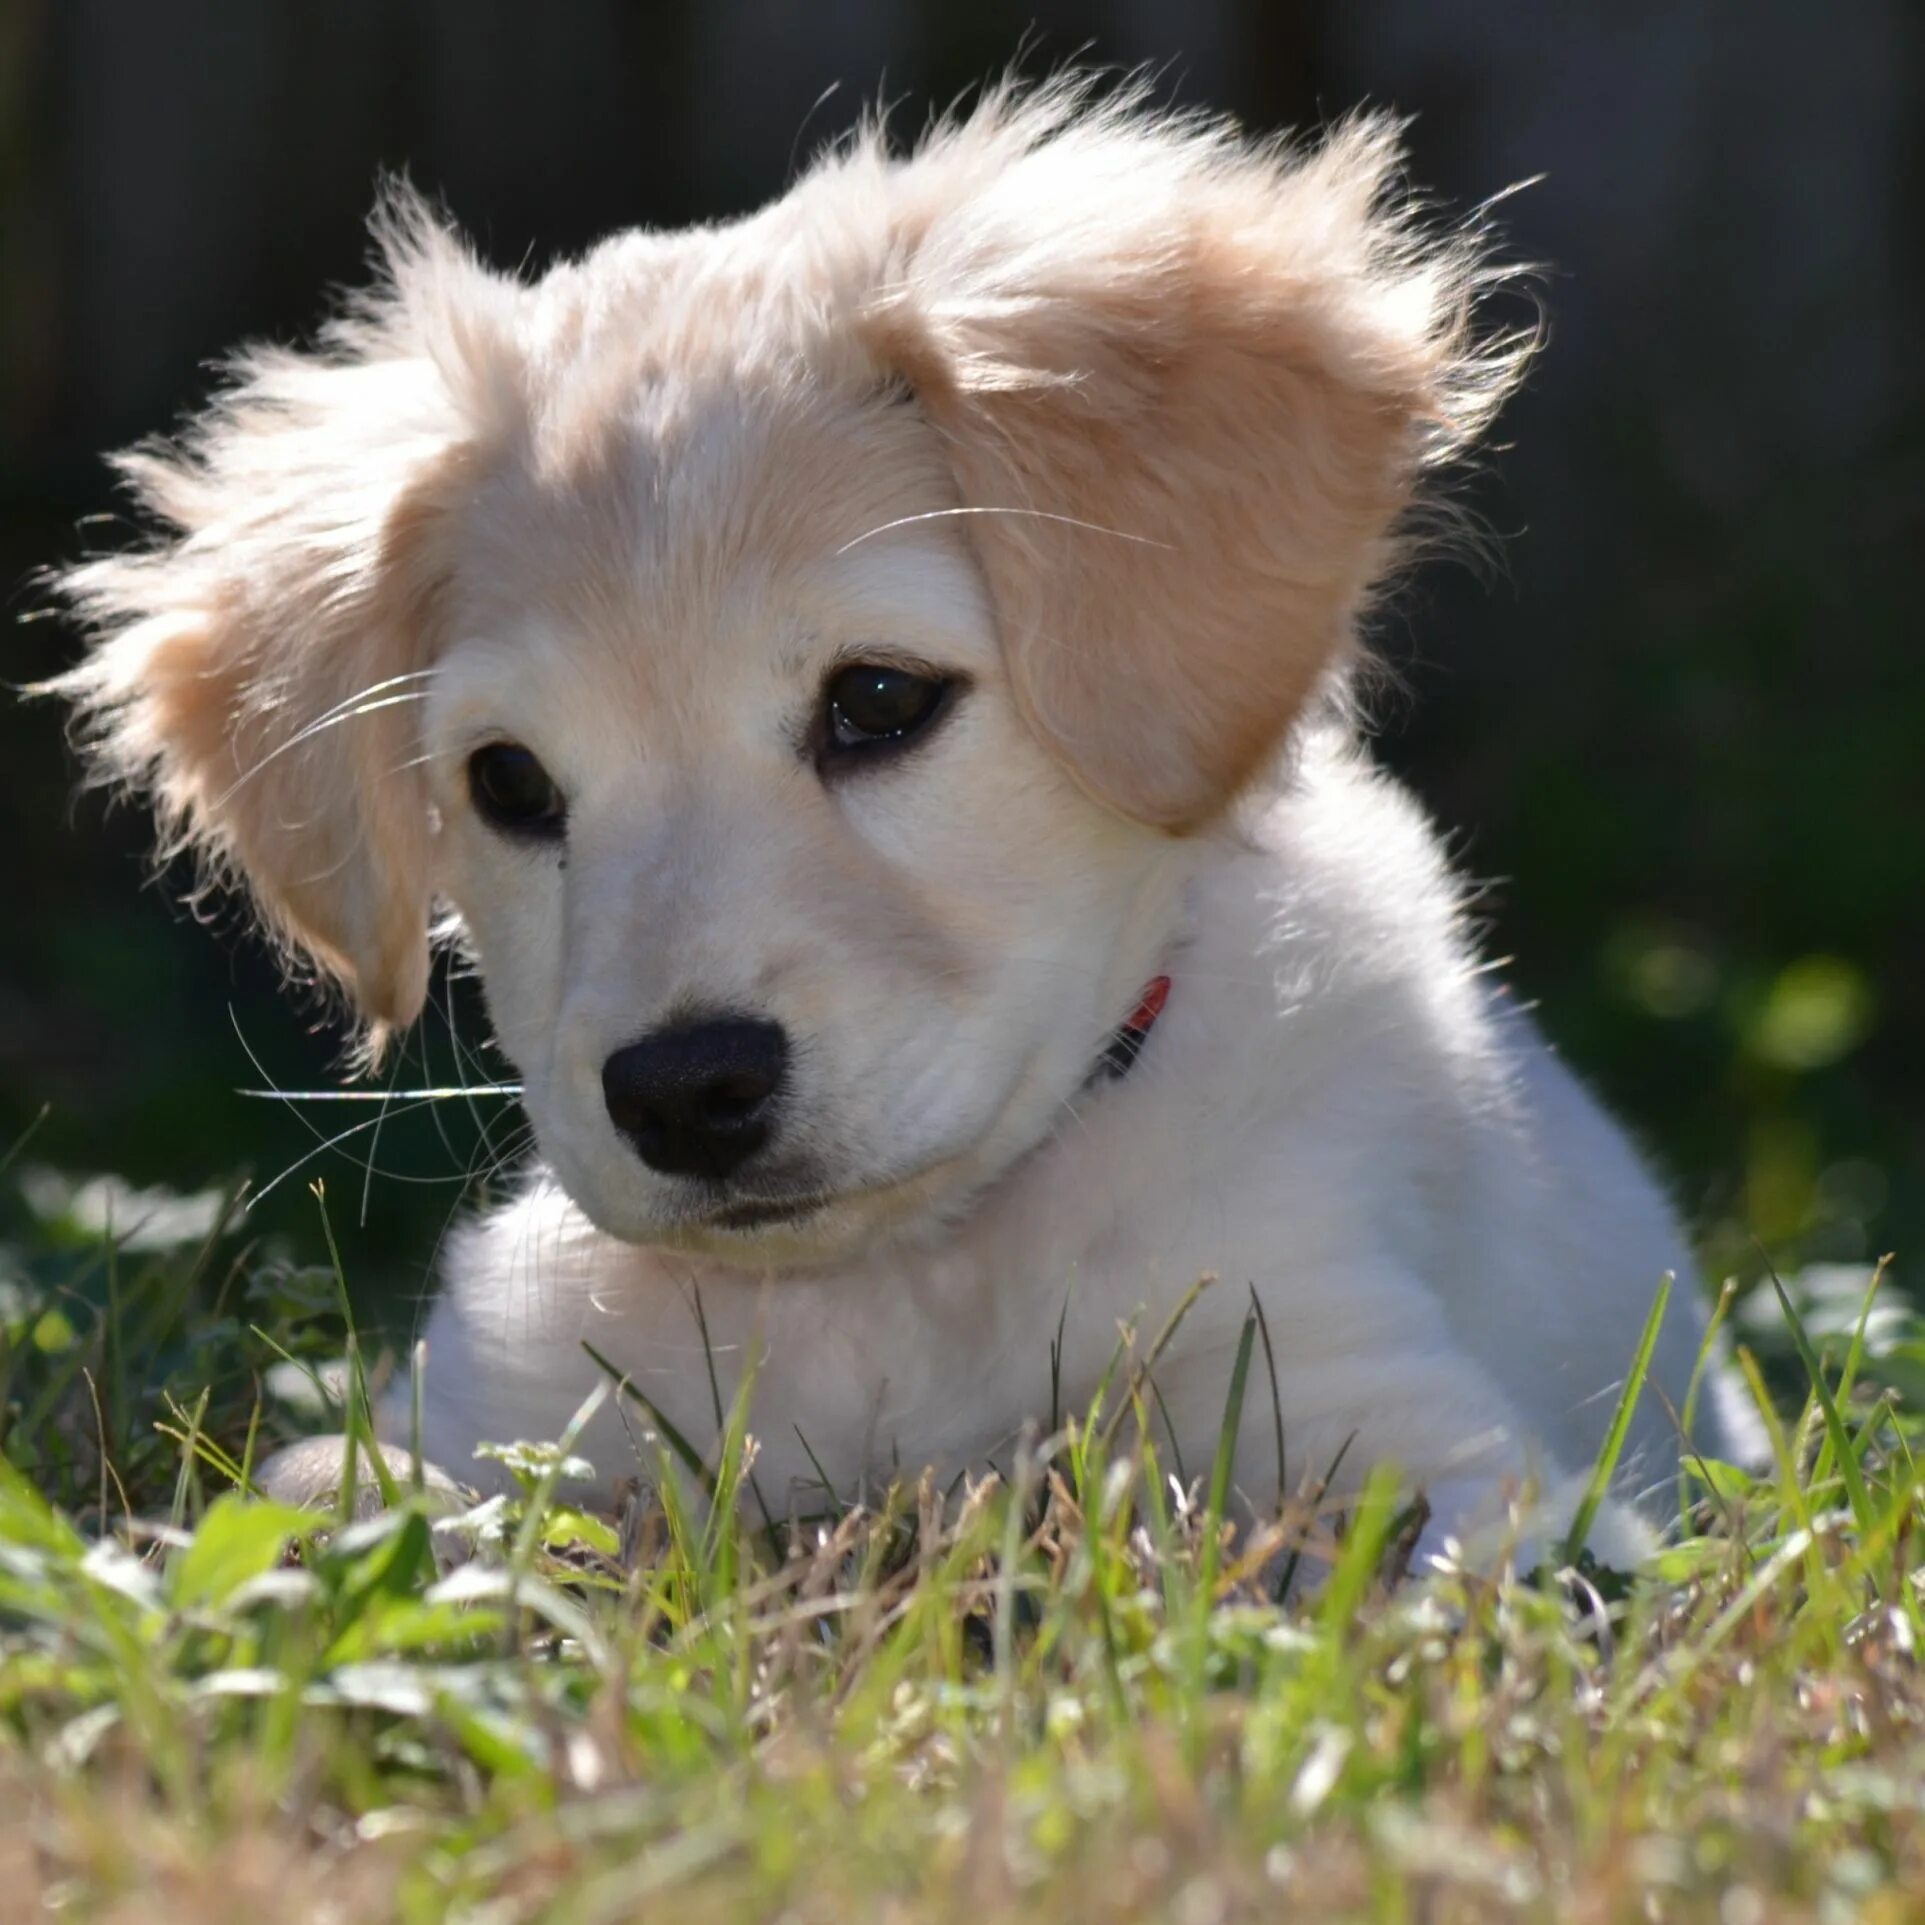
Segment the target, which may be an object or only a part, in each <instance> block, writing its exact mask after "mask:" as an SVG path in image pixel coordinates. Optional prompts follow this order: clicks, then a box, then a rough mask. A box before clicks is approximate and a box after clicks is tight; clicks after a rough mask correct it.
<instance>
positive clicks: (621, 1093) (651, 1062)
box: [602, 1016, 789, 1182]
mask: <svg viewBox="0 0 1925 1925" xmlns="http://www.w3.org/2000/svg"><path fill="white" fill-rule="evenodd" d="M788 1062H789V1039H788V1034H787V1032H786V1031H785V1030H784V1029H783V1028H782V1026H781V1025H780V1024H779V1023H770V1022H762V1021H758V1020H755V1019H753V1018H748V1017H739V1016H730V1017H723V1018H719V1019H714V1020H708V1021H703V1022H696V1023H682V1024H678V1025H676V1026H674V1027H672V1028H667V1029H658V1030H653V1031H651V1032H650V1033H649V1034H648V1035H646V1036H644V1037H643V1038H642V1039H641V1041H640V1042H638V1043H630V1044H628V1045H627V1047H626V1048H623V1049H618V1050H617V1051H616V1052H615V1053H614V1055H612V1056H611V1057H609V1059H608V1061H607V1062H606V1063H604V1064H603V1065H602V1097H603V1100H604V1101H605V1102H606V1103H607V1105H608V1114H609V1118H610V1120H611V1121H612V1122H613V1123H614V1125H615V1127H616V1128H617V1129H618V1130H619V1131H621V1133H622V1135H623V1136H625V1137H626V1138H627V1139H628V1141H629V1142H630V1143H631V1144H632V1145H633V1146H634V1149H635V1153H636V1154H637V1155H638V1156H639V1157H640V1158H641V1159H642V1161H643V1162H644V1163H646V1164H647V1165H648V1167H649V1168H650V1169H651V1170H659V1171H660V1172H661V1173H662V1174H663V1175H664V1176H695V1177H705V1178H707V1179H709V1180H710V1181H711V1182H720V1181H722V1180H723V1179H725V1178H727V1177H730V1176H733V1175H734V1174H735V1172H736V1171H737V1170H739V1169H740V1168H741V1167H742V1165H743V1164H744V1163H746V1162H748V1160H749V1159H750V1158H751V1157H752V1156H754V1155H755V1154H756V1152H757V1151H759V1150H760V1149H762V1147H763V1146H764V1145H765V1144H766V1143H767V1142H768V1140H769V1137H770V1135H771V1134H772V1133H773V1129H774V1124H775V1112H776V1110H777V1108H778V1106H779V1102H778V1099H779V1097H780V1093H781V1088H782V1079H783V1076H784V1073H785V1072H786V1070H787V1068H788Z"/></svg>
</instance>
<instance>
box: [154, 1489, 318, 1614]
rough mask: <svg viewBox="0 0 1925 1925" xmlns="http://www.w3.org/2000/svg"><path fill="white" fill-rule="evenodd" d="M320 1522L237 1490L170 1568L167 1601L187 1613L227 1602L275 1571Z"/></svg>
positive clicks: (212, 1511)
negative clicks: (198, 1608) (249, 1583)
mask: <svg viewBox="0 0 1925 1925" xmlns="http://www.w3.org/2000/svg"><path fill="white" fill-rule="evenodd" d="M319 1522H320V1520H319V1519H318V1518H317V1517H316V1516H315V1515H314V1514H313V1513H312V1512H311V1511H302V1510H297V1509H296V1508H295V1507H294V1506H293V1505H291V1504H271V1503H265V1502H262V1501H261V1500H259V1499H257V1498H248V1497H243V1496H242V1495H241V1494H240V1493H239V1492H237V1491H236V1492H230V1493H229V1494H228V1495H226V1496H225V1497H220V1498H217V1499H216V1500H215V1501H214V1503H213V1504H211V1505H210V1506H209V1507H208V1511H207V1515H206V1516H205V1517H204V1518H202V1519H201V1521H200V1526H199V1528H198V1529H197V1530H196V1531H195V1532H194V1541H193V1542H192V1543H191V1544H189V1545H188V1547H187V1548H186V1549H185V1550H184V1551H182V1552H180V1553H179V1555H178V1556H176V1557H175V1558H174V1559H173V1561H172V1562H171V1563H170V1565H169V1566H168V1571H167V1596H168V1601H169V1602H170V1603H171V1604H172V1605H173V1606H174V1608H175V1609H176V1610H183V1611H184V1610H192V1609H194V1608H195V1607H197V1606H204V1605H210V1604H223V1603H226V1602H227V1601H228V1600H229V1599H230V1598H231V1597H232V1596H233V1594H234V1593H235V1592H236V1591H237V1590H239V1588H240V1587H241V1586H242V1585H243V1584H246V1583H248V1582H249V1581H250V1580H251V1579H253V1578H257V1577H259V1576H261V1575H262V1574H263V1573H264V1572H267V1571H271V1570H273V1569H274V1568H275V1566H276V1565H278V1564H279V1563H280V1562H281V1560H282V1559H283V1558H284V1557H286V1555H287V1549H288V1546H289V1545H290V1544H292V1543H294V1542H296V1541H297V1540H305V1539H306V1538H307V1536H308V1535H309V1534H310V1533H311V1532H312V1531H313V1530H314V1528H315V1526H316V1524H317V1523H319Z"/></svg>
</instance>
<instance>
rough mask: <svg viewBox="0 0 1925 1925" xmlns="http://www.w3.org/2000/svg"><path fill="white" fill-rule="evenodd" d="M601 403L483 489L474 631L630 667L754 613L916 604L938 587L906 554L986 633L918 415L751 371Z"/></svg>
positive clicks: (470, 579)
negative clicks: (763, 605) (534, 631)
mask: <svg viewBox="0 0 1925 1925" xmlns="http://www.w3.org/2000/svg"><path fill="white" fill-rule="evenodd" d="M605 399H606V400H608V401H609V402H610V403H611V405H609V406H606V407H605V408H604V409H603V410H602V411H601V412H600V413H599V414H598V415H596V416H595V417H594V418H593V419H592V420H585V419H581V418H577V419H575V420H573V421H571V422H568V423H567V425H566V428H565V430H563V429H558V428H551V429H550V430H549V431H548V432H547V433H545V434H541V435H536V436H531V437H530V438H529V440H528V441H527V443H525V444H524V445H523V446H521V447H519V448H517V449H516V450H514V451H512V452H511V453H509V454H508V455H507V456H506V458H505V459H503V460H502V461H501V462H500V463H499V464H498V465H497V466H496V467H495V469H494V471H493V472H492V473H491V474H490V475H489V476H488V477H487V478H486V479H485V480H484V481H483V482H482V484H481V485H480V487H479V489H478V492H477V495H476V497H475V499H474V500H473V502H472V503H471V504H470V507H469V509H468V511H467V513H466V514H464V515H463V516H462V518H461V525H462V526H461V532H462V539H461V543H460V549H459V555H458V559H457V563H456V569H455V576H456V589H457V593H458V596H459V598H460V603H461V609H460V620H461V625H462V626H463V627H464V628H467V629H470V630H476V629H478V630H481V631H483V632H500V631H502V630H503V629H504V628H507V627H513V626H519V625H522V624H524V623H526V622H527V621H528V620H530V619H531V618H533V619H537V620H539V621H540V622H541V624H542V625H543V626H558V627H560V628H562V629H564V630H566V631H567V632H568V633H569V634H570V635H571V636H573V637H576V638H578V639H579V641H580V642H581V643H583V644H584V645H593V644H595V643H597V642H599V643H600V644H601V645H603V646H605V647H609V648H613V649H614V650H615V651H617V653H619V654H620V655H622V656H624V657H626V656H629V655H630V654H631V653H632V652H633V651H634V650H635V648H636V646H637V643H638V640H640V639H641V638H642V637H645V636H656V637H663V638H667V637H681V638H689V637H693V636H698V635H701V634H703V633H705V632H708V631H711V630H713V629H714V628H715V627H716V626H717V624H718V623H719V622H721V620H722V618H723V617H724V615H725V613H726V611H727V610H728V609H729V608H731V607H738V608H739V605H740V604H741V602H742V600H743V598H744V596H745V595H748V596H755V595H757V594H760V593H763V592H773V593H775V594H777V595H778V596H786V597H789V598H792V599H793V598H795V597H802V598H805V599H806V598H808V597H812V596H813V597H820V596H823V595H831V596H833V595H836V594H839V593H842V592H844V591H846V592H847V593H849V594H851V595H853V596H855V597H857V598H858V599H863V598H868V599H874V598H876V596H877V595H878V594H879V593H880V594H886V593H887V590H888V585H889V584H890V583H892V582H894V583H896V584H898V585H899V586H901V587H902V588H903V589H904V591H905V592H908V591H909V589H910V588H911V586H912V584H914V583H916V582H918V581H922V582H925V583H926V581H927V579H928V568H927V567H926V566H925V568H924V569H923V570H922V571H921V572H920V574H919V573H918V571H917V570H916V569H915V568H913V567H911V566H909V565H908V563H907V555H906V547H905V544H906V545H907V547H908V548H913V550H914V551H915V552H916V553H917V554H919V555H921V556H922V557H923V558H924V560H925V563H927V562H928V561H929V558H931V557H935V558H936V573H937V575H938V576H939V577H941V580H942V585H943V586H942V592H943V593H944V594H946V595H948V596H950V597H951V598H952V599H953V598H956V597H960V598H962V601H963V603H964V604H965V605H964V606H963V607H962V608H961V609H960V610H959V612H960V613H962V614H966V615H969V616H972V617H973V616H976V615H978V614H979V613H980V606H981V597H980V592H979V589H978V586H977V583H976V580H975V576H974V570H973V567H972V566H971V565H970V564H969V563H968V561H967V560H966V556H967V547H968V544H967V538H966V536H965V534H964V533H963V528H964V524H963V522H962V521H961V520H959V519H956V518H954V517H953V516H952V514H951V511H952V510H954V509H955V508H956V507H957V506H958V505H959V504H958V500H957V494H956V490H955V486H954V483H953V481H952V479H951V477H950V474H949V471H948V468H947V466H946V463H945V462H944V459H943V456H942V451H941V444H940V442H939V440H938V438H937V437H936V435H935V433H934V431H933V430H932V429H931V428H930V427H929V426H928V424H927V423H926V422H925V421H923V419H922V418H921V417H920V415H919V414H918V413H917V411H916V410H915V408H914V407H913V406H912V405H911V404H909V403H907V402H905V401H902V400H899V399H896V398H893V397H892V396H890V395H889V394H887V393H886V392H884V391H882V390H881V389H879V388H870V389H869V390H867V391H865V392H861V393H851V392H849V391H848V390H847V389H846V388H842V387H840V386H838V385H832V384H830V383H828V382H823V383H821V384H819V385H817V384H813V383H812V382H811V380H810V377H809V372H808V370H807V368H806V367H792V368H791V369H790V370H789V371H788V378H786V379H784V380H781V381H777V380H774V379H772V378H771V377H770V375H769V374H768V373H767V371H766V370H760V369H757V368H754V367H752V366H747V367H736V368H730V369H720V370H718V369H715V368H713V367H711V368H707V369H704V370H703V371H702V372H701V374H700V375H699V376H694V375H691V374H689V373H687V372H685V371H682V370H677V369H664V370H660V371H658V372H656V373H654V374H652V375H650V374H641V375H638V376H637V378H635V379H634V380H633V381H632V382H631V383H630V384H629V385H628V387H627V388H626V390H625V391H624V392H623V393H622V394H621V395H619V396H618V397H616V396H606V397H605ZM945 563H946V565H943V564H945Z"/></svg>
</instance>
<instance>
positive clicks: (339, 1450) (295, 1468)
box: [254, 1435, 466, 1517]
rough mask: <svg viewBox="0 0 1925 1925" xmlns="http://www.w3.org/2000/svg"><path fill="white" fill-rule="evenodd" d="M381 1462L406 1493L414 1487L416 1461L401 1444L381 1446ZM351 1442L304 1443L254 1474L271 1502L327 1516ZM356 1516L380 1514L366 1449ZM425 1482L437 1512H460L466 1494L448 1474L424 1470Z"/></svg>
mask: <svg viewBox="0 0 1925 1925" xmlns="http://www.w3.org/2000/svg"><path fill="white" fill-rule="evenodd" d="M381 1457H382V1460H383V1462H384V1463H385V1464H386V1465H387V1467H388V1473H389V1475H390V1476H391V1477H392V1478H393V1479H394V1481H395V1482H396V1483H397V1484H399V1485H401V1486H402V1487H403V1488H404V1489H405V1488H408V1487H410V1486H411V1485H412V1484H413V1481H414V1459H413V1457H412V1456H411V1455H410V1454H409V1452H407V1451H406V1450H404V1449H402V1448H401V1446H400V1445H398V1444H383V1445H382V1446H381ZM347 1467H348V1440H347V1439H346V1437H344V1436H340V1435H334V1436H327V1437H303V1438H302V1439H301V1441H300V1442H299V1443H297V1444H289V1445H288V1446H287V1448H286V1449H285V1450H278V1451H276V1452H275V1453H274V1455H273V1456H272V1457H270V1458H269V1459H268V1460H267V1462H266V1463H265V1464H263V1465H262V1466H261V1468H260V1469H259V1470H258V1471H257V1472H255V1475H254V1481H255V1482H256V1483H257V1484H258V1485H260V1487H261V1489H262V1490H263V1491H265V1492H266V1493H267V1495H268V1496H269V1497H272V1498H274V1499H276V1500H277V1501H278V1502H280V1503H283V1504H297V1505H299V1506H300V1507H301V1508H302V1509H303V1510H327V1509H332V1508H334V1507H336V1506H338V1505H339V1503H340V1501H341V1480H342V1479H343V1477H344V1476H346V1474H347ZM354 1467H355V1481H354V1515H355V1516H356V1517H372V1516H373V1515H374V1514H375V1513H376V1512H377V1511H378V1510H380V1508H381V1484H380V1480H379V1479H378V1478H377V1477H376V1476H375V1473H374V1466H373V1465H372V1464H371V1463H369V1462H368V1452H367V1446H366V1445H365V1444H363V1445H360V1446H358V1447H357V1448H356V1450H355V1453H354ZM421 1481H422V1485H423V1488H424V1489H425V1490H426V1491H427V1492H428V1495H429V1497H430V1499H431V1501H432V1502H433V1504H434V1507H435V1508H436V1509H437V1510H450V1511H452V1510H458V1509H460V1508H461V1507H462V1505H463V1504H464V1503H465V1502H466V1493H465V1492H464V1491H463V1490H462V1488H461V1486H460V1485H459V1484H457V1483H456V1482H455V1481H454V1479H453V1478H452V1477H450V1476H449V1475H448V1473H447V1472H446V1471H444V1470H442V1469H440V1468H439V1467H438V1466H436V1465H434V1464H423V1465H422V1467H421Z"/></svg>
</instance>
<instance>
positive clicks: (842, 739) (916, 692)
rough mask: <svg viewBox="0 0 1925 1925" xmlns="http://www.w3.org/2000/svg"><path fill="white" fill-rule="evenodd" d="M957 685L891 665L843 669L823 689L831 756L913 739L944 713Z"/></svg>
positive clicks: (870, 664)
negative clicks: (951, 692) (950, 694)
mask: <svg viewBox="0 0 1925 1925" xmlns="http://www.w3.org/2000/svg"><path fill="white" fill-rule="evenodd" d="M954 687H955V683H953V682H951V681H948V680H946V679H945V678H944V677H942V676H940V675H924V674H919V673H917V671H916V670H914V669H908V668H895V667H892V666H890V665H889V664H888V663H886V662H856V663H853V664H851V665H850V666H849V667H848V668H844V669H838V670H837V671H836V673H835V674H834V675H832V676H830V678H829V684H828V687H827V688H826V689H824V690H823V702H824V706H825V709H826V717H827V724H828V726H827V728H826V729H825V731H824V733H825V735H826V737H827V744H826V746H827V749H828V752H829V753H830V754H832V755H837V754H843V755H846V754H850V753H859V752H860V751H862V750H864V749H872V748H880V747H883V746H885V745H887V744H892V743H897V742H906V741H908V740H909V739H910V738H911V737H913V736H916V735H919V734H921V733H922V731H923V730H924V729H926V728H927V727H928V726H929V724H930V723H931V722H933V721H934V720H935V719H936V717H937V716H938V715H939V714H940V713H941V712H942V710H943V708H944V706H945V705H946V701H947V698H948V696H949V693H950V691H951V690H952V689H953V688H954Z"/></svg>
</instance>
